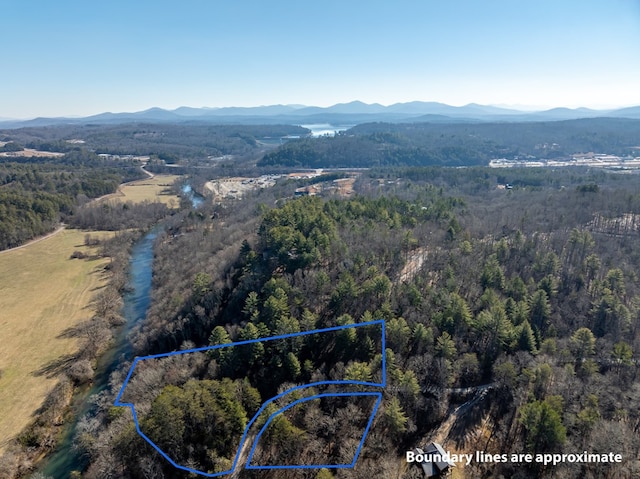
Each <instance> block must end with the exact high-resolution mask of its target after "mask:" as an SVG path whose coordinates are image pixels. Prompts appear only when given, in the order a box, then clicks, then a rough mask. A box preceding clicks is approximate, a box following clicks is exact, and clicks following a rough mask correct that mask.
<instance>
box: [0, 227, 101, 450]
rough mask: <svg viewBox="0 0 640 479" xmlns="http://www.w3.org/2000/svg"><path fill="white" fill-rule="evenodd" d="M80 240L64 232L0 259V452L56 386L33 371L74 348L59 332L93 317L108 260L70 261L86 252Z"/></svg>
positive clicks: (79, 235)
mask: <svg viewBox="0 0 640 479" xmlns="http://www.w3.org/2000/svg"><path fill="white" fill-rule="evenodd" d="M100 234H101V233H96V232H92V233H91V235H92V236H94V237H95V236H96V235H100ZM102 234H103V235H104V234H106V233H102ZM84 236H85V233H84V232H82V231H77V230H62V231H61V232H59V233H57V234H55V235H53V236H51V237H49V238H46V239H43V240H42V241H38V242H36V243H33V244H30V245H28V246H26V247H24V248H20V249H16V250H13V251H8V252H6V253H3V254H0V453H1V452H2V450H3V448H4V446H5V445H6V443H7V442H8V440H10V439H11V438H12V437H14V436H15V435H16V434H18V433H19V432H20V431H21V430H22V429H23V428H24V427H25V426H26V425H27V424H28V423H29V422H30V421H31V420H32V418H33V414H34V412H35V411H36V410H37V409H38V408H39V407H40V405H41V404H42V402H43V400H44V398H45V396H46V395H47V393H48V392H49V391H50V390H51V389H52V388H53V386H54V385H55V383H56V380H55V379H48V378H47V377H46V376H39V375H37V374H36V372H37V371H38V370H40V369H41V368H42V367H43V366H45V365H46V364H47V363H49V362H50V361H52V360H55V359H57V358H60V357H61V356H63V355H65V354H69V353H73V352H74V351H75V350H76V349H77V347H78V343H77V340H76V339H67V338H61V337H60V336H61V333H62V332H63V331H65V330H66V329H67V328H69V327H71V326H74V325H75V324H77V323H78V322H79V321H81V320H83V319H88V318H89V317H91V315H92V311H91V308H90V302H91V300H92V298H93V296H94V294H95V292H96V289H97V288H100V287H101V286H102V285H103V284H104V283H105V282H106V279H107V278H106V275H105V274H104V273H103V266H104V264H105V262H106V260H87V259H70V256H71V254H72V253H73V252H74V251H75V250H80V251H85V252H88V251H87V250H88V248H86V247H85V246H84V245H83V242H84Z"/></svg>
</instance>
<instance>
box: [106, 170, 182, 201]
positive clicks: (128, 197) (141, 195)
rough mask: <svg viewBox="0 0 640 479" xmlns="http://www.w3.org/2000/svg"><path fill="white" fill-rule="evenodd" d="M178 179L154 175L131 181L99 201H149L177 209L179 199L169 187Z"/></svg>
mask: <svg viewBox="0 0 640 479" xmlns="http://www.w3.org/2000/svg"><path fill="white" fill-rule="evenodd" d="M178 178H180V176H178V175H155V176H154V177H149V178H144V179H142V180H138V181H132V182H131V183H126V184H124V185H121V186H120V187H119V188H118V191H117V192H116V193H114V194H112V195H108V196H105V197H104V198H102V199H101V201H118V202H126V201H131V202H133V203H142V202H143V201H151V202H160V203H164V204H166V205H169V206H170V207H176V208H177V207H178V205H179V204H180V197H178V196H177V195H175V194H174V193H173V192H172V191H171V185H172V184H173V182H174V181H176V180H177V179H178Z"/></svg>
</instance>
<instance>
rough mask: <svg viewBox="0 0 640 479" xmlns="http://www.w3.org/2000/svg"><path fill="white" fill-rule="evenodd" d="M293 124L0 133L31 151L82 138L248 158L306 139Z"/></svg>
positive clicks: (153, 151)
mask: <svg viewBox="0 0 640 479" xmlns="http://www.w3.org/2000/svg"><path fill="white" fill-rule="evenodd" d="M308 133H309V130H307V129H306V128H302V127H299V126H295V125H211V124H202V123H189V124H184V123H181V124H166V123H162V124H157V123H155V124H145V123H129V124H118V125H95V124H94V125H91V124H89V125H59V126H47V127H33V128H20V129H15V130H3V131H0V135H2V136H4V137H5V138H7V139H10V140H12V141H14V142H16V143H19V144H20V145H25V146H27V147H28V148H36V149H42V150H46V151H57V152H64V153H66V152H69V151H72V150H74V149H76V148H78V145H77V144H73V143H69V142H68V141H67V140H82V141H83V142H84V143H83V144H82V148H83V149H91V150H93V151H96V152H98V153H110V154H114V155H158V156H161V157H163V158H168V159H169V160H170V162H173V161H174V159H176V158H182V159H185V158H186V159H206V158H207V157H209V156H213V157H219V156H223V155H235V156H246V155H251V154H252V153H253V152H255V151H260V150H262V149H263V148H264V144H262V143H261V141H262V140H272V139H279V138H281V137H285V136H288V135H306V134H308Z"/></svg>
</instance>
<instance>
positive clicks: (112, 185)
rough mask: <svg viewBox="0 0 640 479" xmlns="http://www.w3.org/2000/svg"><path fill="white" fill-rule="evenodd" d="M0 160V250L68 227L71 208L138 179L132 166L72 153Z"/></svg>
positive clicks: (94, 156) (91, 154)
mask: <svg viewBox="0 0 640 479" xmlns="http://www.w3.org/2000/svg"><path fill="white" fill-rule="evenodd" d="M7 160H8V161H1V160H0V250H2V249H6V248H12V247H14V246H19V245H21V244H23V243H24V242H26V241H28V240H30V239H32V238H35V237H37V236H41V235H43V234H45V233H48V232H50V231H51V230H53V229H54V228H55V227H56V226H58V225H59V224H60V222H61V221H71V220H70V218H71V217H72V215H73V213H74V212H75V211H76V209H77V206H78V205H80V204H82V203H85V202H87V201H88V200H90V199H92V198H97V197H99V196H103V195H106V194H109V193H113V192H115V191H116V189H117V188H118V186H119V185H120V184H121V183H123V182H126V181H132V180H135V179H139V178H141V177H143V173H142V172H141V171H140V168H139V166H138V165H137V164H135V163H134V162H132V161H125V160H103V159H101V158H100V157H98V156H97V155H96V154H95V153H89V152H81V151H72V152H69V153H67V154H65V155H64V156H62V157H60V158H55V159H53V158H46V159H44V158H40V157H34V158H30V157H26V158H25V157H22V158H7Z"/></svg>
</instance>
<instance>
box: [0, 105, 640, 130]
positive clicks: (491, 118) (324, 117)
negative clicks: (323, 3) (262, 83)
mask: <svg viewBox="0 0 640 479" xmlns="http://www.w3.org/2000/svg"><path fill="white" fill-rule="evenodd" d="M596 117H619V118H632V119H640V106H630V107H625V108H617V109H609V110H594V109H589V108H583V107H580V108H566V107H557V108H551V109H548V110H540V111H523V110H517V109H514V108H504V107H498V106H493V105H481V104H477V103H469V104H467V105H463V106H452V105H448V104H446V103H440V102H426V101H411V102H403V103H394V104H391V105H388V106H384V105H381V104H379V103H364V102H362V101H358V100H355V101H351V102H347V103H337V104H335V105H331V106H328V107H320V106H304V105H283V104H276V105H263V106H255V107H219V108H215V107H200V108H195V107H188V106H180V107H178V108H175V109H173V110H168V109H164V108H160V107H152V108H148V109H146V110H142V111H136V112H118V113H114V112H103V113H98V114H96V115H90V116H86V117H53V118H48V117H38V118H33V119H29V120H8V119H0V128H6V129H10V128H20V127H29V126H46V125H55V124H65V123H67V124H69V123H70V124H83V123H128V122H209V123H227V124H228V123H244V124H260V123H285V124H301V123H305V122H306V123H309V122H326V123H332V124H348V123H356V122H362V121H386V122H408V123H410V122H424V121H439V122H440V121H442V122H447V121H451V122H455V123H458V122H460V121H469V122H478V121H481V122H496V121H497V122H527V121H556V120H570V119H581V118H596Z"/></svg>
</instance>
